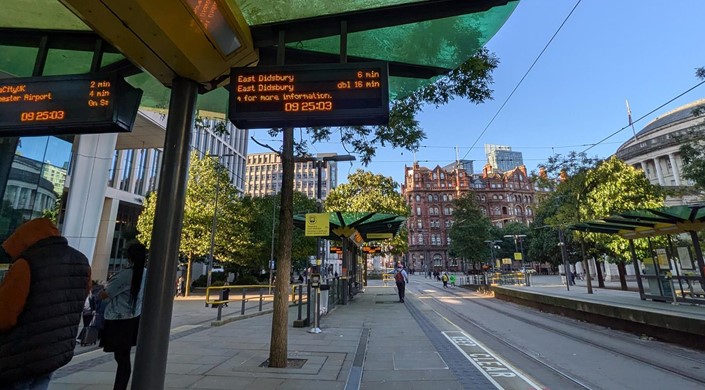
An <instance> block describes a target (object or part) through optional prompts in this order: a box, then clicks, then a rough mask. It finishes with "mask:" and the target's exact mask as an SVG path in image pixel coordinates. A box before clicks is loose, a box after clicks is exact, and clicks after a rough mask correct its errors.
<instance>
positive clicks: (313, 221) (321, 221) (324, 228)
mask: <svg viewBox="0 0 705 390" xmlns="http://www.w3.org/2000/svg"><path fill="white" fill-rule="evenodd" d="M329 218H330V217H329V216H328V213H307V214H306V236H307V237H311V236H312V237H325V236H327V235H329V234H330V224H329Z"/></svg>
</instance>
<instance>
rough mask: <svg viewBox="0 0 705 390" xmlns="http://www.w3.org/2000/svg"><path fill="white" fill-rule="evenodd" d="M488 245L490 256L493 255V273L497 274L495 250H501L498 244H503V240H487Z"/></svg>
mask: <svg viewBox="0 0 705 390" xmlns="http://www.w3.org/2000/svg"><path fill="white" fill-rule="evenodd" d="M485 242H486V243H487V245H489V246H490V254H491V255H492V272H495V262H496V261H495V257H494V250H495V249H500V247H499V245H497V244H498V243H500V242H502V240H485Z"/></svg>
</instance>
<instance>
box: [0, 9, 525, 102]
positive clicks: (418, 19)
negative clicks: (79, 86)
mask: <svg viewBox="0 0 705 390" xmlns="http://www.w3.org/2000/svg"><path fill="white" fill-rule="evenodd" d="M224 1H228V2H232V3H233V4H235V5H236V6H237V7H239V9H240V10H241V11H242V14H243V15H244V17H245V19H246V20H247V23H248V24H249V25H250V29H251V32H252V36H253V40H254V42H255V46H256V47H257V48H259V50H260V61H259V65H269V64H273V63H274V62H275V60H274V59H275V57H276V55H275V53H276V39H275V37H276V32H277V31H279V30H286V31H287V38H286V47H287V50H286V62H287V63H321V62H338V61H339V50H340V39H339V33H340V25H341V24H340V22H341V21H342V20H345V21H346V23H347V26H348V27H347V31H348V34H347V56H348V61H349V62H356V61H370V60H382V61H388V62H390V76H391V77H390V93H391V95H392V96H399V95H403V94H405V93H408V92H410V91H413V90H414V89H416V88H418V87H419V86H421V85H422V84H423V83H428V82H430V81H432V80H434V79H435V78H437V77H439V76H440V75H443V74H445V73H447V71H449V70H450V69H454V68H456V67H457V66H458V65H460V64H461V63H462V62H464V61H465V60H467V59H468V58H469V57H470V56H472V55H473V53H475V52H477V50H478V49H480V48H481V47H483V46H484V45H485V44H486V43H487V42H488V41H489V39H490V38H492V36H493V35H494V34H495V33H496V32H497V31H498V30H499V28H500V27H501V26H502V25H503V24H504V23H505V22H506V20H507V18H508V17H509V16H510V15H511V13H512V12H513V11H514V9H515V7H516V5H517V4H518V0H515V1H511V0H473V1H468V0H463V1H461V0H434V1H428V0H427V1H420V0H348V1H329V0H289V1H286V2H282V1H280V0H224ZM427 19H429V20H427ZM431 19H432V20H431ZM42 35H46V36H48V37H49V38H50V39H49V41H48V43H49V45H50V47H52V49H51V50H50V52H49V56H48V58H47V66H46V70H45V72H44V74H45V75H58V74H75V73H86V72H88V70H89V68H90V64H91V56H92V51H93V47H94V44H95V38H96V37H97V36H96V35H95V34H94V33H93V32H92V31H91V30H90V29H89V28H88V26H86V25H85V24H84V23H83V22H82V21H81V20H80V19H79V18H78V17H77V16H75V15H74V14H72V13H71V12H70V11H69V10H68V9H66V8H65V7H64V6H63V5H62V4H61V3H60V2H59V1H57V0H15V1H12V2H9V3H7V4H4V5H3V12H1V13H0V52H1V53H3V55H2V56H0V77H1V76H2V73H5V74H8V75H10V76H16V77H26V76H31V74H32V69H33V63H34V60H35V58H36V55H37V51H38V49H37V47H38V46H39V42H40V38H41V36H42ZM101 65H102V68H103V69H104V70H106V71H117V72H121V73H123V74H125V75H126V76H129V75H131V77H127V80H128V81H129V82H130V83H131V84H133V85H134V86H136V87H139V88H142V89H143V90H144V91H145V93H144V97H143V102H142V104H143V105H144V106H148V107H157V108H166V107H168V98H169V92H168V90H167V88H166V87H164V86H163V85H162V84H161V83H159V82H158V81H156V80H155V79H154V78H152V77H151V76H149V75H146V74H138V73H140V70H139V69H137V68H136V67H134V66H129V65H131V64H130V63H129V61H127V60H126V59H125V57H124V56H122V55H121V54H120V52H119V51H118V50H116V49H114V48H112V47H109V48H107V52H106V55H104V57H103V60H102V64H101ZM227 98H228V96H227V91H226V90H225V89H224V88H218V89H216V90H214V91H211V92H209V93H207V94H204V95H202V96H201V97H200V98H199V102H198V107H199V109H201V110H207V111H212V112H219V113H223V112H225V109H226V104H227Z"/></svg>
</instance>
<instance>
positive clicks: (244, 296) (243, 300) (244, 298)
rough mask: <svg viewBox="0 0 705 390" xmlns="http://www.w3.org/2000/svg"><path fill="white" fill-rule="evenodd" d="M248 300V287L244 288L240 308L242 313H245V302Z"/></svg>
mask: <svg viewBox="0 0 705 390" xmlns="http://www.w3.org/2000/svg"><path fill="white" fill-rule="evenodd" d="M246 301H247V289H246V288H243V289H242V308H241V309H240V314H245V303H246Z"/></svg>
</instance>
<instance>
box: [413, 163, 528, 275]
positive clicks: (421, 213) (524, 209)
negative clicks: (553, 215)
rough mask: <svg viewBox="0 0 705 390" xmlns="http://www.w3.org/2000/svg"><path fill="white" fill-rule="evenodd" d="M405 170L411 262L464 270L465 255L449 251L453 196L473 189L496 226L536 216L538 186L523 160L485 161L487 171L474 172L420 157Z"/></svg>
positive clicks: (424, 267)
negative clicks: (508, 166)
mask: <svg viewBox="0 0 705 390" xmlns="http://www.w3.org/2000/svg"><path fill="white" fill-rule="evenodd" d="M405 171H406V174H405V175H404V184H403V185H402V195H403V196H404V198H405V199H406V201H407V202H408V204H409V206H410V208H411V215H410V216H409V219H408V221H407V227H408V229H409V253H408V258H407V263H408V264H409V266H410V267H412V268H415V269H416V270H421V271H424V270H426V271H427V270H429V269H448V270H456V271H461V270H463V264H461V259H457V258H452V257H450V256H448V244H449V237H448V230H449V228H450V227H451V226H452V224H453V199H457V198H459V197H460V196H462V195H463V194H465V193H467V192H469V191H471V192H473V193H474V194H475V195H476V197H477V198H476V199H477V203H478V205H479V206H480V211H481V212H482V213H483V214H484V215H487V216H488V217H489V218H490V220H491V221H492V223H493V224H495V225H496V226H500V227H501V226H504V225H505V224H506V223H508V222H521V223H524V224H527V225H528V224H529V223H531V222H532V221H533V216H534V210H535V205H536V197H535V195H536V190H535V188H534V185H533V184H532V183H531V181H530V180H529V177H528V175H527V173H526V167H525V166H523V165H522V166H520V167H517V168H514V169H513V170H511V171H507V172H498V171H493V169H492V167H491V166H490V165H485V167H484V169H483V172H482V173H481V174H469V173H467V172H466V171H465V169H463V168H458V169H451V170H448V169H443V168H441V167H440V166H436V167H435V168H433V169H429V168H426V167H421V166H419V165H418V163H414V165H413V166H411V167H405Z"/></svg>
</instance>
